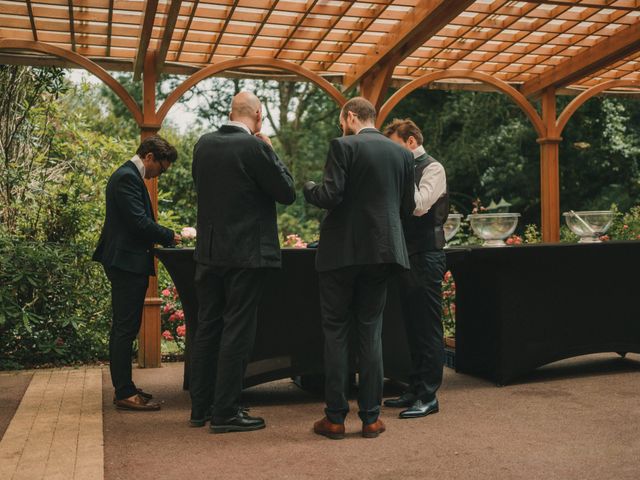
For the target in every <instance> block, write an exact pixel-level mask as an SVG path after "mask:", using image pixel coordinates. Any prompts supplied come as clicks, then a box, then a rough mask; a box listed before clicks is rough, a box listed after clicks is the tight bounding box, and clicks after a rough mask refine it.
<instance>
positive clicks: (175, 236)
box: [173, 233, 182, 245]
mask: <svg viewBox="0 0 640 480" xmlns="http://www.w3.org/2000/svg"><path fill="white" fill-rule="evenodd" d="M181 242H182V237H181V236H180V234H179V233H174V234H173V243H175V244H176V245H179V244H180V243H181Z"/></svg>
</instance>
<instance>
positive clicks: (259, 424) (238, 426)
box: [209, 409, 265, 433]
mask: <svg viewBox="0 0 640 480" xmlns="http://www.w3.org/2000/svg"><path fill="white" fill-rule="evenodd" d="M264 427H265V423H264V419H262V418H260V417H250V416H249V415H248V414H247V412H246V410H242V409H238V413H236V414H235V415H234V416H233V417H227V418H224V417H212V418H211V426H210V427H209V429H210V431H211V433H227V432H250V431H252V430H260V429H261V428H264Z"/></svg>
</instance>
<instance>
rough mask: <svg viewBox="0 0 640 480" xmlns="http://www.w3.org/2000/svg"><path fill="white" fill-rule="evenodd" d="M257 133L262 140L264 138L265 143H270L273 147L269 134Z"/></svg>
mask: <svg viewBox="0 0 640 480" xmlns="http://www.w3.org/2000/svg"><path fill="white" fill-rule="evenodd" d="M255 135H256V137H258V138H259V139H260V140H262V141H263V142H264V143H266V144H267V145H269V146H270V147H272V148H273V145H271V139H270V138H269V137H268V136H267V135H265V134H264V133H262V132H257V133H256V134H255Z"/></svg>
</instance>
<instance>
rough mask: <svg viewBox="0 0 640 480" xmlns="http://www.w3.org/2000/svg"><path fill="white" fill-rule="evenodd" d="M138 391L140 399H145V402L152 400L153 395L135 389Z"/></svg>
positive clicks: (114, 399) (114, 401) (114, 396)
mask: <svg viewBox="0 0 640 480" xmlns="http://www.w3.org/2000/svg"><path fill="white" fill-rule="evenodd" d="M136 390H137V391H138V395H140V396H141V397H142V398H144V399H145V401H147V402H148V401H149V400H151V399H152V398H153V395H151V394H150V393H147V392H144V391H142V389H141V388H138V389H136ZM113 404H114V405H115V404H116V392H113Z"/></svg>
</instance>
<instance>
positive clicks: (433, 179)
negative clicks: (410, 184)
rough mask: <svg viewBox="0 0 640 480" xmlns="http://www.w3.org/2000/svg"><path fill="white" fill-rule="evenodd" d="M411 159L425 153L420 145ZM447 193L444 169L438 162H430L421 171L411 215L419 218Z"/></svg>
mask: <svg viewBox="0 0 640 480" xmlns="http://www.w3.org/2000/svg"><path fill="white" fill-rule="evenodd" d="M412 153H413V158H418V157H419V156H421V155H424V154H425V153H426V151H425V149H424V147H423V146H422V145H420V146H419V147H418V148H416V149H415V150H413V152H412ZM446 191H447V175H446V173H445V171H444V167H443V166H442V164H441V163H440V162H438V161H436V162H432V163H430V164H429V165H427V166H426V168H425V169H424V170H423V171H422V177H421V178H420V183H419V185H418V186H417V187H416V188H415V192H414V199H415V202H416V208H415V210H414V211H413V214H414V215H415V216H416V217H421V216H422V215H424V214H425V213H427V212H428V211H429V209H430V208H431V207H432V206H433V204H434V203H436V201H437V200H438V199H439V198H440V197H441V196H443V195H444V194H445V193H446Z"/></svg>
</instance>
